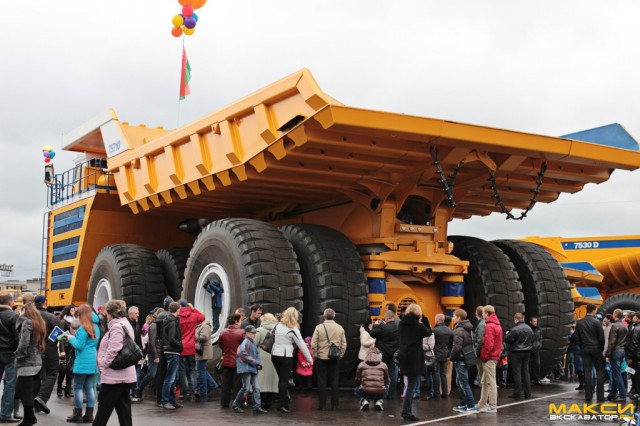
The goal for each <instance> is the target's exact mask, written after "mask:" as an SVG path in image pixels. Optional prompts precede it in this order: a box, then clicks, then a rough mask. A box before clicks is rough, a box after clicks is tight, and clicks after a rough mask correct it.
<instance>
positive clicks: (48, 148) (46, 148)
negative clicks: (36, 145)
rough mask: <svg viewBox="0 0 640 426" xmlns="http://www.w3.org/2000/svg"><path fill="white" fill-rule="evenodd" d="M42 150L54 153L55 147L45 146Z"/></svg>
mask: <svg viewBox="0 0 640 426" xmlns="http://www.w3.org/2000/svg"><path fill="white" fill-rule="evenodd" d="M42 150H43V151H49V152H51V151H53V147H52V146H51V145H45V146H43V147H42Z"/></svg>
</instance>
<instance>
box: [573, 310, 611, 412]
mask: <svg viewBox="0 0 640 426" xmlns="http://www.w3.org/2000/svg"><path fill="white" fill-rule="evenodd" d="M595 314H596V305H594V304H592V303H589V304H588V305H587V315H586V316H585V317H584V318H582V319H581V320H578V322H577V323H576V336H577V338H578V343H579V344H580V349H581V353H582V359H583V361H584V372H585V375H584V399H585V401H586V402H587V403H591V402H592V401H593V380H592V375H591V370H592V368H593V366H595V368H596V376H597V378H596V383H597V386H596V398H597V400H598V402H604V401H605V399H604V355H603V352H604V330H603V329H602V324H601V323H600V321H598V320H597V319H596V318H595Z"/></svg>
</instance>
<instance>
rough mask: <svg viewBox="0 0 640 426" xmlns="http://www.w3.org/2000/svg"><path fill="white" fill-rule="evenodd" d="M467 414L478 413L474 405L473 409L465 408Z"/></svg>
mask: <svg viewBox="0 0 640 426" xmlns="http://www.w3.org/2000/svg"><path fill="white" fill-rule="evenodd" d="M466 411H467V413H477V412H478V407H476V406H475V405H474V406H473V407H467V410H466Z"/></svg>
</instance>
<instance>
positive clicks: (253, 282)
mask: <svg viewBox="0 0 640 426" xmlns="http://www.w3.org/2000/svg"><path fill="white" fill-rule="evenodd" d="M207 280H210V281H211V280H217V281H219V282H220V283H221V284H222V286H223V288H224V293H223V294H222V307H221V309H220V312H218V314H219V315H216V316H217V317H219V318H220V319H221V321H220V327H219V328H218V329H217V330H215V331H214V333H213V341H214V342H215V341H217V339H218V336H219V332H220V330H222V329H223V328H224V327H225V326H226V318H227V316H228V315H230V314H231V313H233V311H234V310H235V309H236V308H240V307H245V308H246V307H247V306H250V305H251V304H253V303H260V304H262V306H263V312H265V313H273V314H275V313H278V312H282V311H283V310H284V309H286V308H288V307H290V306H293V307H294V308H296V309H298V310H302V286H301V283H302V279H301V277H300V271H299V266H298V262H297V259H296V255H295V253H294V252H293V248H292V247H291V244H290V243H289V241H287V239H286V238H285V236H284V235H283V234H282V231H280V230H279V229H278V228H276V227H274V226H272V225H269V224H268V223H264V222H260V221H257V220H252V219H222V220H217V221H214V222H211V223H210V224H209V225H207V227H206V228H205V229H203V230H202V232H201V233H200V234H199V235H198V238H197V239H196V241H195V242H194V244H193V248H192V249H191V253H190V254H189V260H188V261H187V268H186V270H185V274H184V281H183V284H184V289H183V293H182V296H183V297H185V298H186V299H187V300H189V301H190V302H193V303H194V305H195V307H196V308H197V309H199V310H200V311H201V312H202V313H203V314H204V315H205V317H206V318H207V319H209V320H212V319H213V312H212V297H211V295H210V294H209V293H207V292H206V291H205V290H204V284H205V283H206V281H207ZM214 328H215V321H214Z"/></svg>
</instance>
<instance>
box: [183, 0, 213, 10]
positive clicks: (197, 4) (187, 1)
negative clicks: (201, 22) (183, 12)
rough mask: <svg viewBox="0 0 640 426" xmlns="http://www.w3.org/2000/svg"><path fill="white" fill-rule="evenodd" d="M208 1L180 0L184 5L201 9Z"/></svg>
mask: <svg viewBox="0 0 640 426" xmlns="http://www.w3.org/2000/svg"><path fill="white" fill-rule="evenodd" d="M206 2H207V0H178V3H180V4H181V5H182V6H186V5H191V6H193V8H194V9H200V8H201V7H202V6H204V4H205V3H206Z"/></svg>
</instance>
